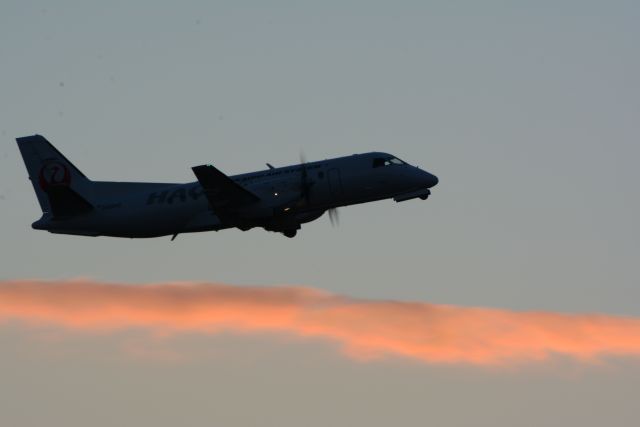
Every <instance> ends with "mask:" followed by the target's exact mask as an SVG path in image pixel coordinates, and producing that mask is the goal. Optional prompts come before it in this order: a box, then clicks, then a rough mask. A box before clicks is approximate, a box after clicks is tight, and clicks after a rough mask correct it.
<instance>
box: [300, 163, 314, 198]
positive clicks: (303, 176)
mask: <svg viewBox="0 0 640 427" xmlns="http://www.w3.org/2000/svg"><path fill="white" fill-rule="evenodd" d="M300 166H301V167H302V171H301V173H300V198H301V199H302V200H304V202H305V203H306V204H309V190H311V185H313V184H312V183H311V182H309V174H308V173H307V159H306V157H305V155H304V152H303V151H300Z"/></svg>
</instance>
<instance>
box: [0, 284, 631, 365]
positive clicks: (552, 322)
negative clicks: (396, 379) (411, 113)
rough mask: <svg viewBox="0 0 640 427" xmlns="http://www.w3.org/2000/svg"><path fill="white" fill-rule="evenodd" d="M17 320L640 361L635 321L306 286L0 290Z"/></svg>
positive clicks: (417, 351)
mask: <svg viewBox="0 0 640 427" xmlns="http://www.w3.org/2000/svg"><path fill="white" fill-rule="evenodd" d="M16 321H17V322H20V323H25V324H27V325H32V326H55V327H62V328H65V329H69V330H76V331H83V332H89V333H92V332H100V333H105V332H115V331H121V330H127V329H142V330H148V331H149V332H151V333H161V334H180V333H200V334H216V333H220V332H249V333H264V332H279V333H286V334H292V335H295V336H299V337H307V338H322V339H329V340H333V341H336V342H338V343H340V344H341V345H342V347H343V349H344V351H345V354H347V355H348V356H350V357H353V358H356V359H371V358H379V357H388V356H402V357H408V358H412V359H416V360H419V361H422V362H426V363H465V364H480V365H503V364H513V363H525V362H534V361H544V360H548V359H549V358H551V357H553V356H554V355H560V356H564V357H570V358H574V359H579V360H584V361H592V360H599V359H601V358H602V357H608V356H617V357H640V319H638V318H625V317H616V316H608V315H600V314H575V315H569V314H561V313H552V312H516V311H510V310H502V309H489V308H473V307H458V306H452V305H436V304H428V303H423V302H399V301H374V300H362V299H354V298H349V297H346V296H341V295H334V294H330V293H327V292H323V291H319V290H315V289H311V288H305V287H272V288H264V287H237V286H230V285H223V284H210V283H166V284H162V283H158V284H147V285H126V284H112V283H99V282H94V281H90V280H71V281H58V282H51V281H4V282H0V326H1V325H2V323H8V322H12V323H13V322H16Z"/></svg>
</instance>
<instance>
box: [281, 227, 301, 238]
mask: <svg viewBox="0 0 640 427" xmlns="http://www.w3.org/2000/svg"><path fill="white" fill-rule="evenodd" d="M282 234H284V235H285V236H287V237H288V238H290V239H292V238H294V237H296V234H298V230H294V229H291V230H284V231H283V232H282Z"/></svg>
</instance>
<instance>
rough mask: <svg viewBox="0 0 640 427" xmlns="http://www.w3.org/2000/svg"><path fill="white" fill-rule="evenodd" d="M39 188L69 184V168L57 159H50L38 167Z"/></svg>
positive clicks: (44, 188)
mask: <svg viewBox="0 0 640 427" xmlns="http://www.w3.org/2000/svg"><path fill="white" fill-rule="evenodd" d="M39 181H40V188H42V189H43V190H45V191H46V190H47V189H48V188H49V187H52V186H65V187H66V186H69V184H70V183H71V173H69V169H68V168H67V167H66V166H65V165H64V164H62V163H61V162H59V161H57V160H52V161H49V162H47V163H45V164H44V166H42V169H40V179H39Z"/></svg>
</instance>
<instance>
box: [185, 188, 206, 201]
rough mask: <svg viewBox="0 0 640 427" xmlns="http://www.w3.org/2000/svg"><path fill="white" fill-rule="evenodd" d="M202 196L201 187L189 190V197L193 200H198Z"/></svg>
mask: <svg viewBox="0 0 640 427" xmlns="http://www.w3.org/2000/svg"><path fill="white" fill-rule="evenodd" d="M203 194H204V192H203V191H202V187H200V186H193V187H191V188H190V189H189V197H191V198H192V199H193V200H198V199H199V198H200V196H202V195H203Z"/></svg>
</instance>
